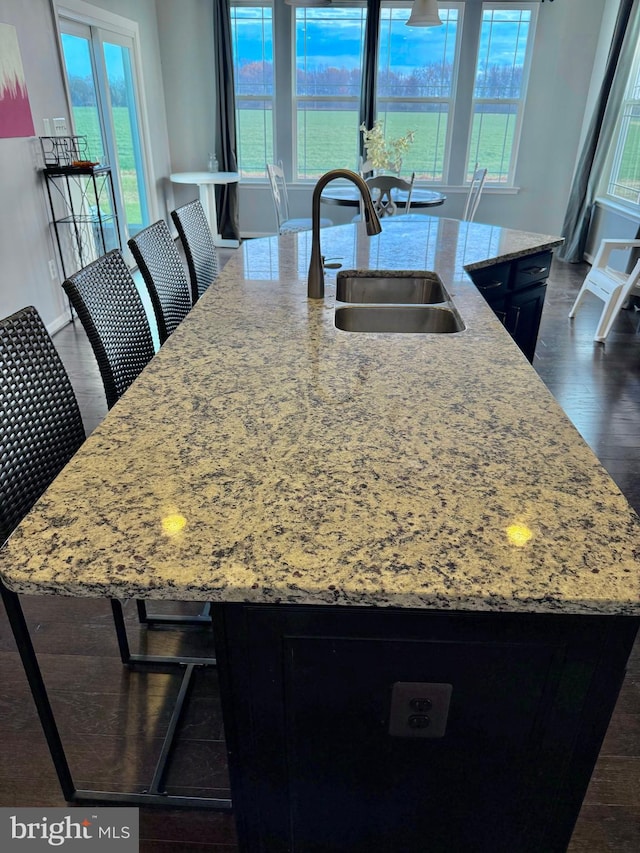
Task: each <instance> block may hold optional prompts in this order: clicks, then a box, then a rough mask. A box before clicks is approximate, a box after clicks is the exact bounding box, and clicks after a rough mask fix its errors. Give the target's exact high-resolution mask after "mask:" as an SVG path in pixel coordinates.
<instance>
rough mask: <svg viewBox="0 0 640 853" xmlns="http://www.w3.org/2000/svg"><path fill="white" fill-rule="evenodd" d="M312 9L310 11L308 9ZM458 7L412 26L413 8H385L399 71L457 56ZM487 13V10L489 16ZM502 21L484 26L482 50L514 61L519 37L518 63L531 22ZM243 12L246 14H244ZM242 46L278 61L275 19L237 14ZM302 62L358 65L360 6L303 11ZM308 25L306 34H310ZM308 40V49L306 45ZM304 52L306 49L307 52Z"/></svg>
mask: <svg viewBox="0 0 640 853" xmlns="http://www.w3.org/2000/svg"><path fill="white" fill-rule="evenodd" d="M305 12H306V14H305ZM458 14H459V13H458V11H457V10H453V9H452V10H448V12H447V11H445V10H441V17H442V18H443V21H444V24H443V26H441V27H407V26H406V25H405V20H406V18H407V17H408V11H405V12H404V13H403V17H401V16H400V14H399V11H395V12H394V18H393V20H390V18H389V15H390V11H389V10H386V14H385V10H383V18H382V21H381V29H380V51H381V56H382V57H383V58H385V57H389V56H390V57H391V58H392V65H393V67H394V69H395V70H396V71H401V70H402V71H406V72H407V73H410V72H411V70H412V69H413V68H415V67H421V66H423V65H426V64H429V63H430V62H434V61H435V62H440V61H442V59H443V58H445V59H446V60H448V61H451V62H452V61H453V57H454V45H455V35H456V28H457V18H458ZM486 14H487V13H485V16H486ZM498 14H499V16H500V20H496V19H495V18H494V20H493V26H490V25H489V22H488V21H487V23H486V24H485V25H484V26H483V33H482V37H481V46H480V54H481V56H482V57H484V59H485V61H487V62H489V63H490V64H509V65H511V64H512V63H513V59H514V47H513V46H514V42H516V41H517V42H518V45H519V49H518V51H517V63H516V64H520V65H521V64H522V63H523V61H524V48H525V42H526V30H527V27H526V25H525V26H524V27H523V26H520V29H519V23H518V21H519V19H520V16H521V13H520V12H519V11H501V12H500V13H498ZM241 16H242V17H241ZM236 20H237V22H238V23H237V26H238V35H239V41H238V42H236V44H239V49H240V52H241V58H242V60H243V61H247V62H249V61H260V60H263V59H265V60H267V61H272V58H273V57H272V53H273V47H272V44H271V39H270V38H269V35H270V28H271V20H270V19H269V20H266V19H265V20H262V18H261V17H259V15H258V13H257V12H253V13H252V10H250V9H244V10H239V11H238V13H237V19H236ZM297 21H298V23H297V44H298V45H299V48H298V56H297V60H296V61H297V65H298V67H299V68H304V67H306V68H307V69H312V68H314V67H320V66H337V67H344V68H354V67H357V66H358V65H359V63H360V51H361V44H362V41H363V22H362V19H361V13H360V9H335V8H327V9H313V10H304V9H298V10H297ZM305 30H306V39H305V38H304V34H305ZM263 39H264V41H265V43H266V55H264V56H263V54H262V44H263ZM302 45H304V48H302V47H301V46H302ZM303 51H304V52H303Z"/></svg>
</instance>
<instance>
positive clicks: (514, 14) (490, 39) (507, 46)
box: [467, 3, 532, 183]
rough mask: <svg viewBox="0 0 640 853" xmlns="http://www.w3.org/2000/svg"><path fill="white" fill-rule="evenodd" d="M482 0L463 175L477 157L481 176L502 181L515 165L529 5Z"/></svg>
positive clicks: (470, 170)
mask: <svg viewBox="0 0 640 853" xmlns="http://www.w3.org/2000/svg"><path fill="white" fill-rule="evenodd" d="M511 6H513V4H507V3H499V4H497V3H496V4H494V3H485V4H483V9H482V23H481V26H480V47H479V50H478V61H477V63H476V75H475V85H474V98H473V118H472V124H471V143H470V146H469V149H470V150H469V159H468V161H467V180H471V175H472V174H473V171H474V169H475V164H476V163H479V164H481V165H482V166H483V167H484V166H486V167H487V169H488V172H487V180H488V181H490V182H495V183H508V182H509V179H510V177H511V176H512V175H513V171H514V168H515V162H514V161H515V155H516V152H517V144H516V140H517V136H518V134H519V130H520V123H521V119H522V112H523V107H524V92H525V90H526V78H527V72H528V65H529V56H530V53H531V50H530V46H531V42H532V39H531V38H530V31H531V28H532V27H531V24H532V20H531V18H532V11H531V9H513V8H510V7H511Z"/></svg>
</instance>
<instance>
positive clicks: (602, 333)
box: [569, 239, 640, 343]
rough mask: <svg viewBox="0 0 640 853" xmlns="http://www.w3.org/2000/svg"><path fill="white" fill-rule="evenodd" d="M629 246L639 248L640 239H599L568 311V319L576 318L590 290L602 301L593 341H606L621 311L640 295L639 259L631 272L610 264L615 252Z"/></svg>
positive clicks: (626, 248) (622, 250) (628, 248)
mask: <svg viewBox="0 0 640 853" xmlns="http://www.w3.org/2000/svg"><path fill="white" fill-rule="evenodd" d="M630 249H636V250H637V249H640V240H624V239H620V240H606V239H605V240H602V241H601V242H600V246H599V247H598V251H597V252H596V256H595V258H594V259H593V264H592V265H591V269H590V270H589V272H588V273H587V276H586V278H585V280H584V281H583V283H582V286H581V288H580V290H579V291H578V295H577V296H576V299H575V302H574V303H573V305H572V307H571V310H570V311H569V318H570V319H571V318H573V317H575V315H576V311H577V310H578V308H579V307H580V305H581V304H582V302H583V301H584V298H585V296H586V295H587V293H592V294H593V295H594V296H597V297H598V299H601V300H602V301H603V303H604V304H603V306H602V313H601V314H600V319H599V320H598V325H597V326H596V330H595V334H594V336H593V339H594V341H598V342H600V343H603V342H604V341H605V340H606V338H607V335H608V334H609V332H610V331H611V327H612V326H613V324H614V322H615V319H616V317H617V315H618V312H619V311H621V310H622V309H623V308H625V307H626V305H627V304H628V301H629V299H630V298H631V297H632V296H640V258H639V259H638V260H637V261H636V262H635V264H634V265H633V268H632V269H631V272H623V271H621V270H617V269H615V268H614V267H612V266H611V265H610V260H611V254H612V252H614V251H621V252H626V251H628V250H630Z"/></svg>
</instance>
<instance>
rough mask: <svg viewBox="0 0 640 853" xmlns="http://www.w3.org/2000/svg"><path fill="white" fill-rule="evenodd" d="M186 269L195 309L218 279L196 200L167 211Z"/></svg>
mask: <svg viewBox="0 0 640 853" xmlns="http://www.w3.org/2000/svg"><path fill="white" fill-rule="evenodd" d="M171 219H172V220H173V224H174V225H175V226H176V230H177V232H178V236H179V237H180V242H181V243H182V248H183V250H184V254H185V257H186V259H187V267H188V269H189V278H190V279H191V301H192V303H193V304H194V305H195V303H196V302H197V301H198V299H199V298H200V297H201V296H202V294H203V293H204V292H205V290H206V289H207V288H208V287H209V285H210V284H211V283H212V282H213V281H214V280H215V279H216V278H217V277H218V275H219V273H220V265H219V262H218V251H217V249H216V247H215V245H214V243H213V237H212V235H211V229H210V228H209V223H208V222H207V217H206V215H205V212H204V208H203V207H202V204H201V203H200V200H199V199H195V200H194V201H190V202H188V203H187V204H183V205H182V207H177V208H176V209H175V210H172V211H171Z"/></svg>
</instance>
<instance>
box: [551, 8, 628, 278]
mask: <svg viewBox="0 0 640 853" xmlns="http://www.w3.org/2000/svg"><path fill="white" fill-rule="evenodd" d="M639 5H640V0H620V7H619V9H618V16H617V19H616V23H615V28H614V32H613V39H612V41H611V47H610V48H609V55H608V57H607V66H606V69H605V74H604V78H603V81H602V85H601V87H600V92H599V94H598V100H597V102H596V106H595V108H594V111H593V115H592V117H591V121H590V123H589V128H588V130H587V134H586V137H585V141H584V145H583V148H582V152H581V154H580V159H579V160H578V165H577V167H576V173H575V175H574V178H573V184H572V186H571V193H570V195H569V203H568V205H567V210H566V213H565V218H564V223H563V225H562V236H563V237H564V238H565V242H564V245H563V246H561V247H560V250H559V251H558V253H557V254H558V257H559V258H561V259H562V260H564V261H571V262H573V263H577V262H579V261H581V260H583V256H584V248H585V245H586V241H587V236H588V233H589V224H590V222H591V211H592V208H593V202H594V199H595V195H596V190H597V187H598V183H599V181H600V179H601V177H602V173H603V169H604V165H605V161H606V158H607V154H608V150H609V147H610V145H611V144H612V142H613V134H614V131H615V127H616V121H617V118H618V111H619V109H620V105H621V103H622V99H623V96H624V91H625V88H626V85H627V78H628V76H629V72H630V69H631V63H632V61H633V54H634V52H635V48H636V45H637V42H638V36H639V34H640V14H639V12H638V7H639Z"/></svg>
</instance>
